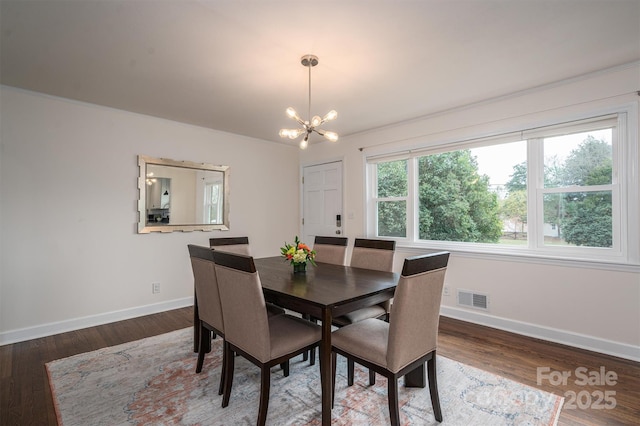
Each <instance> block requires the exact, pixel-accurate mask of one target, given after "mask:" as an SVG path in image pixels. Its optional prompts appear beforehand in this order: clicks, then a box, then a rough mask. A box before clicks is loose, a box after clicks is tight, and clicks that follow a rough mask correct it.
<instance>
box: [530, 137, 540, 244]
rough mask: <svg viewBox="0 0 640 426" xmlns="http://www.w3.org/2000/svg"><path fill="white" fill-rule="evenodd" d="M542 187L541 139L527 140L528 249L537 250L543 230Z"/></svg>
mask: <svg viewBox="0 0 640 426" xmlns="http://www.w3.org/2000/svg"><path fill="white" fill-rule="evenodd" d="M543 187H544V150H543V144H542V139H540V138H535V139H529V140H527V241H528V246H529V248H533V249H535V248H539V247H541V246H542V243H543V242H544V239H543V241H540V236H541V230H542V229H543V228H544V224H543V222H544V218H543V216H544V211H543V202H542V197H543V193H542V191H541V188H543Z"/></svg>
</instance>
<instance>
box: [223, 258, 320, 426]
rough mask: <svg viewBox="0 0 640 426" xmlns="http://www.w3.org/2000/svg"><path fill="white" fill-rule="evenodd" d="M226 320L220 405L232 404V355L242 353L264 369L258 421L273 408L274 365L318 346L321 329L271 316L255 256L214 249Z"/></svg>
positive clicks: (303, 322)
mask: <svg viewBox="0 0 640 426" xmlns="http://www.w3.org/2000/svg"><path fill="white" fill-rule="evenodd" d="M213 259H214V262H215V265H216V266H215V269H216V275H217V277H218V285H219V289H220V299H221V302H222V316H223V318H224V324H225V343H224V350H225V351H226V352H227V355H226V357H224V359H225V362H226V364H225V368H224V371H225V378H224V392H223V397H222V406H223V407H226V406H227V405H228V404H229V398H230V395H231V388H232V386H233V370H234V363H235V362H234V356H231V355H230V354H231V353H232V352H235V353H238V354H240V355H242V356H243V357H244V358H246V359H247V360H248V361H250V362H252V363H253V364H255V365H256V366H258V367H260V370H261V371H260V373H261V374H260V375H261V380H260V402H259V408H258V422H257V424H258V425H264V424H265V423H266V418H267V410H268V407H269V391H270V387H271V375H270V371H271V367H273V366H275V365H278V364H282V363H283V362H285V361H288V360H289V359H291V358H293V357H294V356H296V355H299V354H301V353H303V352H305V351H308V350H309V349H310V348H312V347H315V346H318V344H319V343H320V340H321V338H322V332H321V327H320V326H318V325H317V324H313V323H311V322H309V321H306V320H304V319H302V318H298V317H294V316H291V315H286V314H285V315H276V316H268V315H267V309H266V304H265V300H264V295H263V293H262V285H261V284H260V277H259V275H258V272H257V271H256V267H255V264H254V262H253V257H251V256H245V255H240V254H234V253H229V252H224V251H219V250H213Z"/></svg>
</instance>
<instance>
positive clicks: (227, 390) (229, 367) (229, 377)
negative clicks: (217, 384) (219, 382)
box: [222, 341, 236, 408]
mask: <svg viewBox="0 0 640 426" xmlns="http://www.w3.org/2000/svg"><path fill="white" fill-rule="evenodd" d="M224 350H225V351H227V355H226V357H224V356H223V358H225V361H226V367H225V372H224V395H223V396H222V408H224V407H226V406H228V405H229V398H230V397H231V388H232V386H233V369H234V367H235V359H236V357H235V356H233V355H234V354H233V352H232V351H231V347H230V346H229V343H227V342H226V341H225V342H224Z"/></svg>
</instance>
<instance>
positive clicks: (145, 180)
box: [138, 155, 229, 233]
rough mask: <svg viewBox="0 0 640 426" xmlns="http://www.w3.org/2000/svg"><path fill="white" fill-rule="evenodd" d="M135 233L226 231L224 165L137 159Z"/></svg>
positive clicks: (225, 173) (142, 157) (226, 188)
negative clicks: (136, 218)
mask: <svg viewBox="0 0 640 426" xmlns="http://www.w3.org/2000/svg"><path fill="white" fill-rule="evenodd" d="M138 163H139V166H140V183H139V189H140V199H139V200H138V207H139V214H140V218H139V223H138V232H139V233H148V232H172V231H195V230H203V231H207V230H214V229H229V228H228V214H229V208H228V206H229V190H228V188H229V182H228V177H229V175H228V172H229V167H228V166H213V165H208V164H201V163H200V164H199V163H192V162H187V161H175V160H168V159H159V158H151V157H146V156H143V155H140V156H138Z"/></svg>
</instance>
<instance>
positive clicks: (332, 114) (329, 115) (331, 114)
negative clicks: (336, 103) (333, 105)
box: [322, 109, 338, 121]
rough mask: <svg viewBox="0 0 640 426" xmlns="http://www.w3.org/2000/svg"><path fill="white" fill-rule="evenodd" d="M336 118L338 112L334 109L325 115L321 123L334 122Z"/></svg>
mask: <svg viewBox="0 0 640 426" xmlns="http://www.w3.org/2000/svg"><path fill="white" fill-rule="evenodd" d="M336 118H338V112H337V111H336V110H335V109H332V110H331V111H329V112H328V113H327V115H325V116H324V118H323V119H322V121H331V120H335V119H336Z"/></svg>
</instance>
